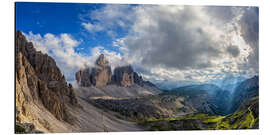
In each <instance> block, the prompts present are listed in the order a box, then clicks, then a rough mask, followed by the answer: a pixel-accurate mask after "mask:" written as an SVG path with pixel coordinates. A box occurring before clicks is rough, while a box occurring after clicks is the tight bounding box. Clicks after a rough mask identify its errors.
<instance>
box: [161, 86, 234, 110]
mask: <svg viewBox="0 0 270 135" xmlns="http://www.w3.org/2000/svg"><path fill="white" fill-rule="evenodd" d="M163 94H170V95H179V96H184V97H186V100H188V101H189V102H190V103H191V104H192V105H193V106H194V107H195V108H197V110H198V112H202V113H208V114H218V115H226V114H228V106H230V105H229V104H230V96H231V93H230V92H228V91H226V90H223V89H221V88H219V87H218V86H216V85H214V84H199V85H188V86H183V87H179V88H175V89H172V90H170V91H167V92H165V93H163Z"/></svg>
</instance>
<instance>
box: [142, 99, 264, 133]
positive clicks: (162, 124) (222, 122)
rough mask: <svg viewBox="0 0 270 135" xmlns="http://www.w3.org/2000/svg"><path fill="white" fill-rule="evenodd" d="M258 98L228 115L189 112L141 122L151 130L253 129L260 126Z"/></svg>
mask: <svg viewBox="0 0 270 135" xmlns="http://www.w3.org/2000/svg"><path fill="white" fill-rule="evenodd" d="M258 102H259V100H258V98H257V99H255V100H254V99H253V101H252V103H251V105H250V106H249V107H248V108H244V109H243V108H242V109H241V110H239V111H237V112H235V113H233V114H230V115H227V116H216V115H208V114H203V113H197V114H189V115H185V116H180V117H176V118H164V119H148V120H146V121H144V122H141V124H142V125H144V126H148V128H149V130H156V131H162V130H202V129H207V130H209V129H210V130H211V129H251V128H258V127H256V126H255V125H258V122H259V118H258V116H257V115H256V114H255V111H254V109H258Z"/></svg>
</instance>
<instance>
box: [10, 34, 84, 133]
mask: <svg viewBox="0 0 270 135" xmlns="http://www.w3.org/2000/svg"><path fill="white" fill-rule="evenodd" d="M15 44H16V45H15V50H16V51H15V54H16V66H15V68H16V109H17V110H18V112H19V113H18V114H17V117H16V121H18V122H20V123H22V122H30V121H32V119H33V120H34V124H35V125H38V126H37V127H38V128H40V129H43V130H45V131H46V128H45V127H44V124H42V123H46V121H47V120H48V119H46V117H43V116H44V115H45V116H48V117H50V118H51V117H52V115H53V116H54V117H55V118H56V119H58V120H59V121H65V122H68V123H72V122H73V121H74V120H75V118H74V117H73V115H72V114H70V113H69V112H68V111H67V106H70V107H72V108H74V107H78V106H79V105H78V101H77V99H76V96H75V93H74V90H73V88H72V85H71V84H67V82H66V80H65V77H64V76H63V75H62V74H61V72H60V69H59V68H58V67H57V66H56V63H55V61H54V60H53V59H52V58H51V57H50V56H48V55H47V54H42V53H41V52H39V51H36V50H35V48H34V47H33V44H32V43H31V42H27V41H26V39H25V37H24V36H23V35H22V33H21V32H20V31H17V32H16V42H15ZM43 110H46V111H43ZM47 111H48V112H47ZM42 117H43V118H42ZM55 118H54V119H55ZM44 128H45V129H44Z"/></svg>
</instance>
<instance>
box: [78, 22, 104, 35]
mask: <svg viewBox="0 0 270 135" xmlns="http://www.w3.org/2000/svg"><path fill="white" fill-rule="evenodd" d="M82 26H83V27H84V28H85V29H86V30H87V31H89V32H90V33H93V32H99V31H102V30H104V28H103V27H102V26H101V25H99V24H92V23H90V22H88V23H85V22H83V23H82Z"/></svg>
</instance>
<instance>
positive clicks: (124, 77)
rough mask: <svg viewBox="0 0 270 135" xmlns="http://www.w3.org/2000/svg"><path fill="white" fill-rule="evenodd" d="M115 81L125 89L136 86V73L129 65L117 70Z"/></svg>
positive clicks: (114, 76) (115, 71)
mask: <svg viewBox="0 0 270 135" xmlns="http://www.w3.org/2000/svg"><path fill="white" fill-rule="evenodd" d="M113 81H114V82H115V83H116V84H118V85H120V86H123V87H128V86H132V85H134V72H133V69H132V67H131V66H130V65H129V66H123V67H117V68H115V69H114V75H113Z"/></svg>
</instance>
